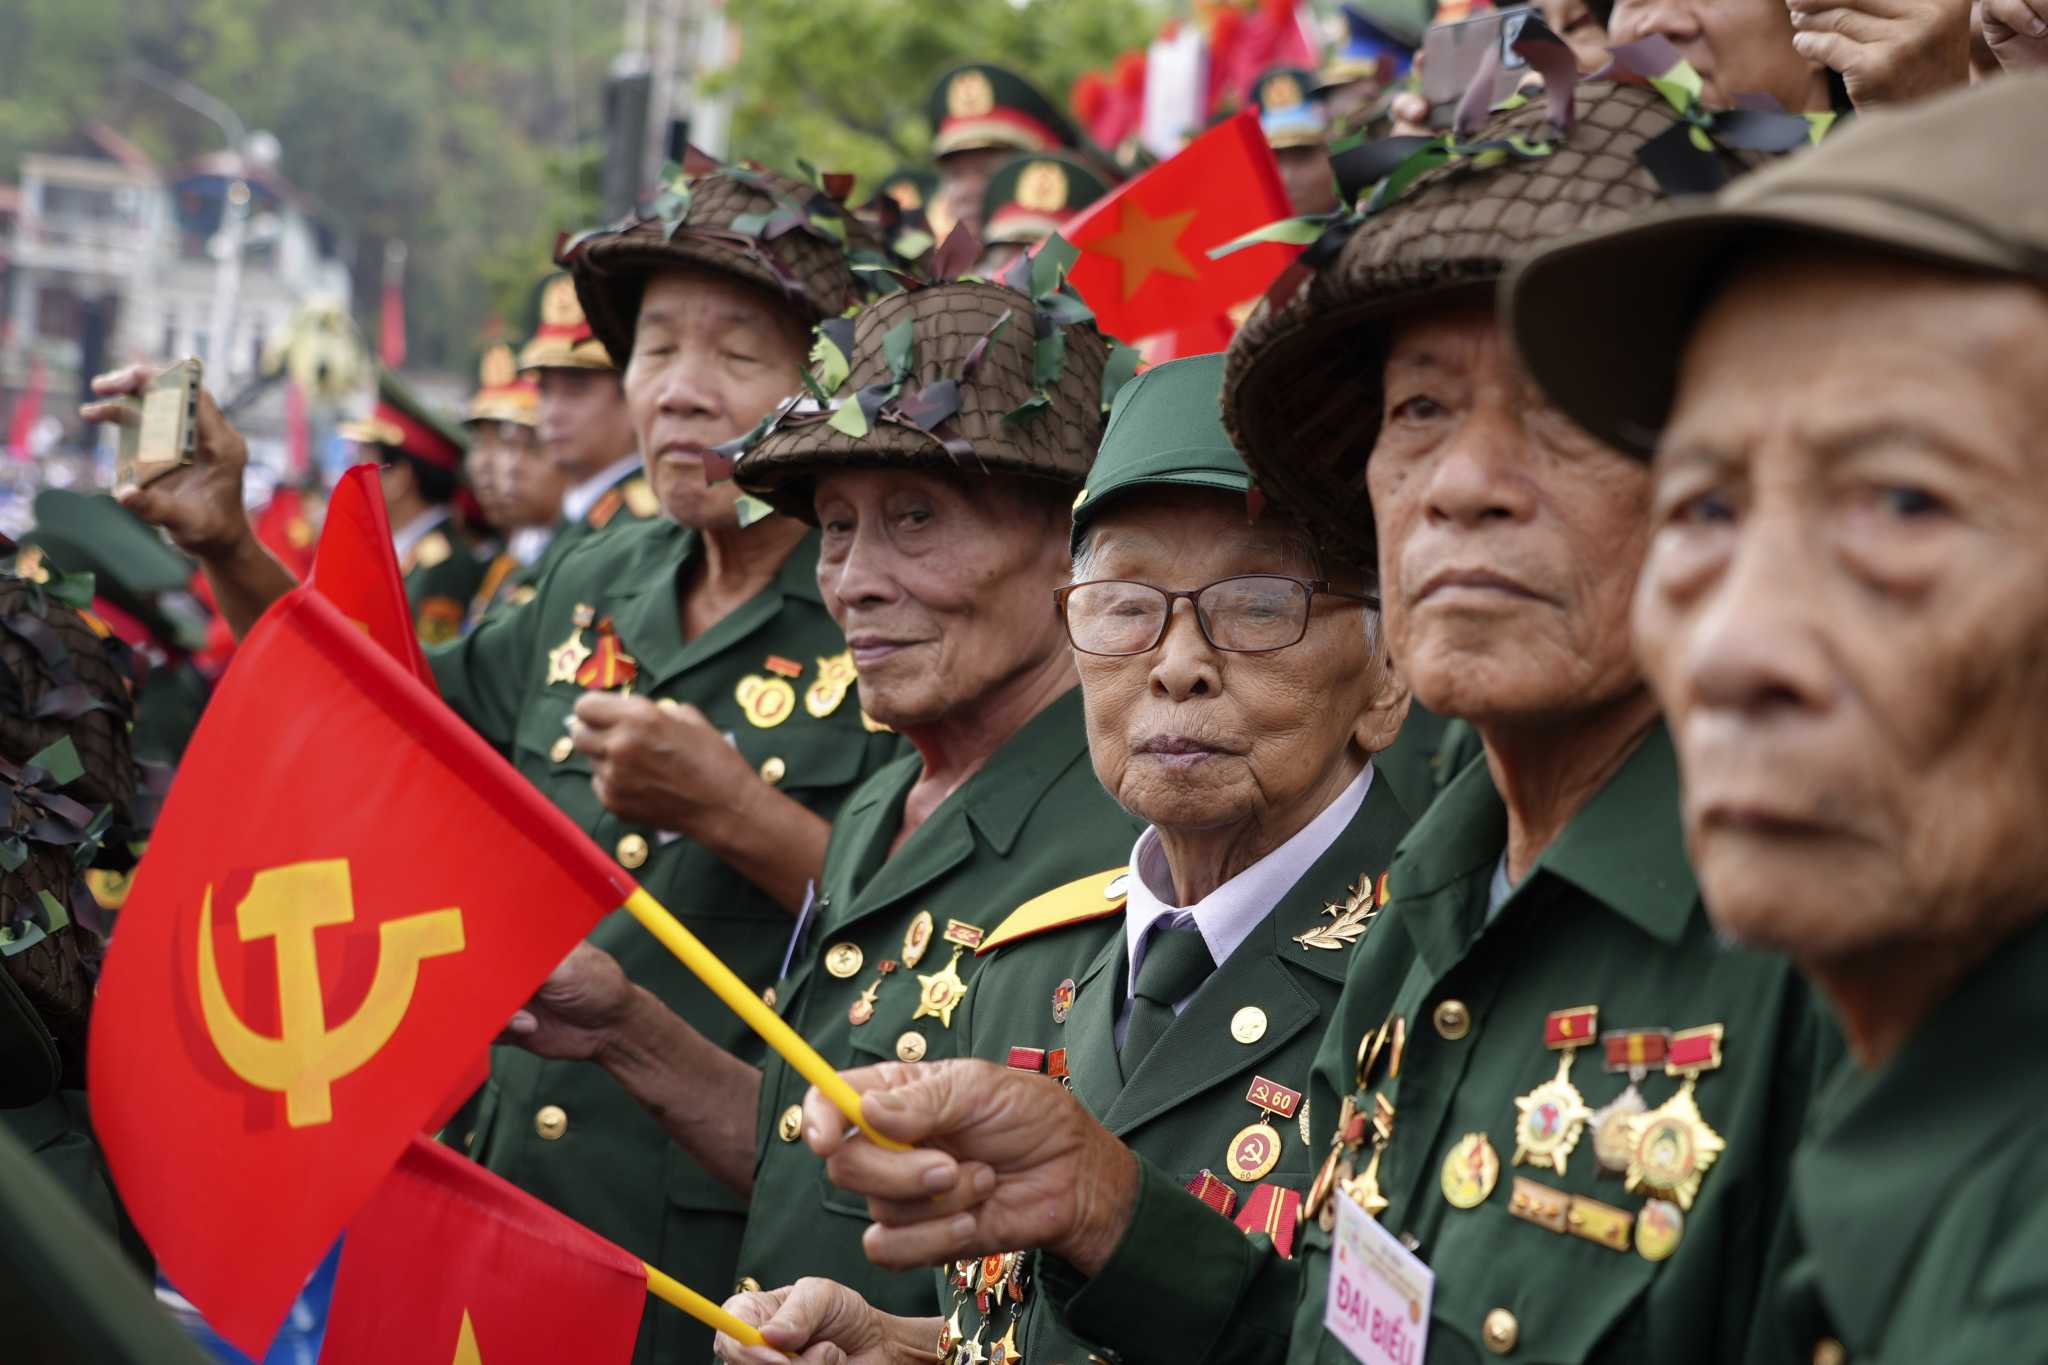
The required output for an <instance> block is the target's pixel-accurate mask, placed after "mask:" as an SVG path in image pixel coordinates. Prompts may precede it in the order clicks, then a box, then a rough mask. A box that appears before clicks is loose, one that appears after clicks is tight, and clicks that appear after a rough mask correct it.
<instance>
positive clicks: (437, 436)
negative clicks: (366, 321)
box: [336, 369, 469, 478]
mask: <svg viewBox="0 0 2048 1365" xmlns="http://www.w3.org/2000/svg"><path fill="white" fill-rule="evenodd" d="M336 430H337V431H338V432H339V433H340V435H341V438H342V439H343V440H344V441H354V442H355V443H356V444H357V445H366V446H378V447H380V448H382V449H384V450H388V451H391V452H393V453H395V454H399V455H410V456H411V457H412V458H414V459H416V460H419V461H421V462H422V463H424V464H429V465H432V466H433V467H434V468H436V469H440V470H444V471H446V472H447V473H449V474H452V475H455V476H456V477H458V478H459V477H460V476H461V474H462V457H463V455H464V454H466V453H467V452H468V450H469V437H467V436H466V435H464V434H463V432H462V429H461V428H460V427H458V426H456V425H455V424H454V423H452V422H450V421H449V420H448V419H447V418H445V417H443V416H442V415H441V414H440V413H438V412H435V411H434V410H433V409H432V408H431V407H429V406H427V404H426V402H425V401H424V400H422V399H421V398H420V396H419V395H418V394H416V393H414V392H413V391H412V390H411V389H409V388H407V387H406V385H405V382H404V381H403V380H401V379H400V378H399V377H398V376H397V375H396V374H394V373H392V372H391V371H390V370H386V369H379V370H378V371H377V405H376V407H374V408H373V409H371V411H370V415H369V416H368V417H362V418H357V419H356V420H354V421H349V422H343V423H341V425H340V426H339V427H337V428H336Z"/></svg>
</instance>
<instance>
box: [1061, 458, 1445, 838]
mask: <svg viewBox="0 0 2048 1365" xmlns="http://www.w3.org/2000/svg"><path fill="white" fill-rule="evenodd" d="M1085 549H1086V551H1087V553H1086V554H1085V555H1084V557H1083V559H1082V561H1081V562H1080V563H1079V564H1077V566H1076V568H1077V574H1076V576H1077V578H1078V577H1084V576H1085V578H1087V579H1105V578H1118V579H1135V580H1137V581H1138V582H1141V583H1149V584H1152V585H1153V586H1155V587H1160V588H1167V589H1175V590H1190V591H1191V590H1193V589H1196V588H1200V587H1203V586H1205V585H1207V584H1210V583H1213V582H1215V581H1216V580H1218V579H1221V578H1229V577H1232V576H1233V575H1237V574H1283V575H1289V576H1292V577H1295V578H1309V579H1313V578H1315V577H1316V576H1317V574H1316V566H1315V561H1314V559H1313V557H1312V556H1311V555H1310V553H1309V552H1308V550H1307V548H1306V545H1305V542H1304V541H1302V539H1301V538H1300V537H1299V536H1298V535H1294V534H1290V533H1289V532H1288V531H1287V530H1286V529H1285V528H1284V527H1283V526H1280V525H1276V524H1275V521H1274V519H1272V518H1268V519H1266V520H1265V521H1264V522H1262V523H1261V524H1259V525H1256V526H1247V525H1246V524H1245V507H1244V500H1243V499H1242V498H1232V497H1228V496H1225V495H1222V494H1219V493H1215V492H1209V491H1201V490H1194V489H1186V490H1160V491H1157V492H1151V491H1147V492H1142V493H1137V494H1133V495H1132V496H1130V497H1129V498H1127V499H1125V500H1124V501H1123V502H1121V503H1118V504H1114V505H1112V506H1111V507H1110V509H1109V510H1107V511H1105V512H1104V513H1103V514H1102V517H1101V519H1100V520H1099V521H1098V522H1097V523H1096V525H1095V526H1094V527H1093V528H1092V529H1091V532H1090V536H1089V541H1088V545H1087V546H1086V547H1085ZM1341 586H1343V587H1344V588H1346V589H1347V590H1351V591H1356V589H1357V586H1358V585H1357V584H1355V583H1347V584H1343V585H1341ZM1155 600H1156V599H1155ZM1312 606H1313V610H1312V613H1311V615H1310V618H1309V621H1308V633H1307V634H1306V635H1305V636H1303V637H1302V640H1301V642H1300V643H1299V644H1296V645H1292V646H1289V647H1287V648H1285V649H1272V650H1267V651H1264V652H1261V653H1234V652H1226V651H1224V650H1219V649H1216V648H1214V647H1213V646H1211V645H1210V644H1209V642H1208V641H1207V640H1206V639H1205V638H1204V637H1203V634H1202V632H1201V630H1200V629H1199V628H1198V627H1197V625H1196V621H1195V615H1194V608H1193V604H1192V603H1190V602H1187V601H1179V602H1176V603H1175V604H1174V611H1173V615H1172V617H1171V618H1170V619H1169V621H1168V624H1167V630H1166V636H1165V638H1164V639H1163V640H1161V641H1160V642H1159V644H1158V646H1157V647H1156V648H1154V649H1152V650H1150V651H1148V652H1147V653H1144V654H1133V655H1125V656H1119V657H1104V656H1101V655H1093V654H1084V653H1080V652H1078V651H1077V652H1076V653H1075V655H1074V662H1075V666H1076V667H1077V668H1078V670H1079V671H1080V674H1081V694H1082V698H1083V700H1084V702H1085V704H1086V708H1087V714H1088V753H1089V757H1090V758H1092V759H1093V760H1094V763H1095V774H1096V776H1097V777H1099V778H1100V779H1101V780H1102V785H1103V786H1104V787H1105V788H1106V789H1107V790H1108V791H1109V793H1110V795H1112V796H1114V797H1115V798H1116V799H1117V802H1118V803H1119V804H1120V805H1122V806H1123V807H1124V808H1125V809H1126V810H1128V811H1130V812H1131V813H1132V814H1134V815H1137V816H1138V817H1140V818H1141V819H1143V820H1146V821H1148V822H1149V823H1152V824H1155V825H1158V826H1160V827H1161V828H1162V829H1163V830H1166V831H1169V832H1172V833H1191V832H1195V831H1207V830H1227V829H1233V828H1237V827H1241V826H1244V825H1246V824H1248V823H1251V824H1258V825H1266V824H1275V825H1280V826H1284V827H1287V828H1289V829H1292V828H1298V827H1299V825H1300V824H1301V823H1305V821H1306V820H1307V819H1310V818H1313V816H1314V814H1315V813H1316V812H1317V811H1319V810H1321V809H1322V808H1323V806H1325V805H1327V804H1328V803H1329V802H1330V801H1331V800H1332V799H1334V798H1335V797H1336V796H1337V795H1338V794H1339V793H1340V792H1342V791H1343V790H1344V788H1345V787H1346V786H1347V785H1349V783H1350V782H1351V780H1352V779H1353V778H1354V777H1356V776H1357V774H1358V772H1359V770H1360V769H1361V768H1362V767H1363V766H1364V764H1365V762H1366V760H1367V759H1368V758H1370V757H1371V755H1372V752H1373V751H1374V750H1376V749H1379V748H1383V747H1385V745H1386V744H1387V743H1389V742H1391V740H1392V739H1393V731H1394V728H1395V727H1397V726H1398V725H1399V723H1400V719H1401V714H1402V713H1403V712H1405V710H1406V706H1405V702H1404V701H1402V700H1400V699H1398V698H1396V697H1394V696H1392V695H1391V693H1392V689H1391V684H1390V680H1389V676H1388V670H1387V667H1386V663H1385V659H1384V656H1382V655H1377V654H1376V653H1375V651H1374V650H1373V649H1372V648H1371V647H1369V645H1368V642H1367V639H1366V617H1365V612H1366V610H1367V608H1366V604H1364V603H1362V602H1358V601H1353V600H1349V599H1344V598H1334V597H1327V596H1323V595H1321V594H1318V595H1317V596H1316V597H1315V598H1314V599H1312ZM1069 609H1070V610H1073V609H1074V603H1073V602H1071V601H1070V603H1069ZM1390 701H1391V702H1393V704H1392V705H1389V703H1390Z"/></svg>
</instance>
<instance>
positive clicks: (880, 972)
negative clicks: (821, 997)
mask: <svg viewBox="0 0 2048 1365" xmlns="http://www.w3.org/2000/svg"><path fill="white" fill-rule="evenodd" d="M855 951H859V950H858V949H856V950H855ZM854 970H856V971H858V970H859V968H858V967H856V968H855V969H854ZM895 970H896V963H895V962H894V961H893V960H892V959H890V958H886V957H885V958H883V959H882V960H881V961H880V962H877V963H876V964H875V979H874V980H873V981H870V982H869V983H868V988H867V989H866V990H864V991H862V992H861V993H860V994H859V995H857V996H855V997H854V998H853V1003H852V1004H851V1005H848V1006H847V1007H846V1022H848V1023H849V1024H852V1025H853V1026H854V1027H855V1028H859V1027H860V1026H861V1025H862V1024H865V1023H866V1022H867V1021H868V1020H870V1019H872V1018H874V1017H875V997H876V996H877V995H878V994H880V993H881V990H882V981H883V979H884V978H885V977H887V976H888V975H889V973H891V972H893V971H895Z"/></svg>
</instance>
